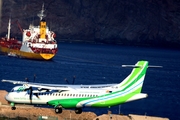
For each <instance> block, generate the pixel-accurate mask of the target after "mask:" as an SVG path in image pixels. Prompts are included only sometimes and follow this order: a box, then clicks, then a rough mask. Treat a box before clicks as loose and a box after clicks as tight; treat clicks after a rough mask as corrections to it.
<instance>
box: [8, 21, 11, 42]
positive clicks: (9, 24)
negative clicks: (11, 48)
mask: <svg viewBox="0 0 180 120" xmlns="http://www.w3.org/2000/svg"><path fill="white" fill-rule="evenodd" d="M10 31H11V19H9V23H8V34H7V40H9V39H10Z"/></svg>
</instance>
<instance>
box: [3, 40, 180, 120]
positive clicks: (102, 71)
mask: <svg viewBox="0 0 180 120" xmlns="http://www.w3.org/2000/svg"><path fill="white" fill-rule="evenodd" d="M58 47H59V51H58V53H57V55H56V56H55V57H54V59H53V60H52V61H36V60H28V59H20V58H13V57H8V56H5V55H0V80H1V79H13V80H25V78H26V77H27V78H28V79H29V80H30V81H34V75H36V79H35V82H39V83H55V84H67V83H66V81H65V79H67V80H68V81H69V83H70V84H71V83H72V81H73V76H76V79H75V84H109V83H120V82H121V81H122V80H123V79H124V78H125V77H126V76H127V75H128V74H129V73H130V72H131V70H132V68H122V67H121V65H122V64H131V65H134V64H135V63H136V62H137V61H138V60H147V61H149V65H158V66H163V68H149V69H148V71H147V75H146V78H145V81H144V85H143V90H142V92H143V93H147V94H148V97H147V98H145V99H142V100H137V101H133V102H129V103H126V104H123V105H120V106H115V107H111V108H96V109H94V108H84V109H83V110H84V111H93V112H95V113H96V114H97V115H101V114H106V113H107V111H108V110H111V111H112V113H114V114H119V113H121V114H125V115H127V114H139V115H150V116H158V117H167V118H170V119H171V120H180V116H179V113H180V51H179V50H169V49H157V48H145V47H129V46H128V47H127V46H118V45H99V44H80V43H78V44H77V43H76V44H75V43H72V44H71V43H59V44H58ZM12 87H14V85H13V84H10V83H2V82H0V89H1V90H7V91H10V90H11V89H12Z"/></svg>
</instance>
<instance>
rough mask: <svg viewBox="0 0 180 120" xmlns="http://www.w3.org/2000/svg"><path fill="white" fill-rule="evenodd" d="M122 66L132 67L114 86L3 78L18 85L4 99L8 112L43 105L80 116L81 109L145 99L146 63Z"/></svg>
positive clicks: (140, 62) (56, 110) (58, 111)
mask: <svg viewBox="0 0 180 120" xmlns="http://www.w3.org/2000/svg"><path fill="white" fill-rule="evenodd" d="M122 66H123V67H133V70H132V72H131V73H130V74H129V75H128V76H127V77H126V78H125V79H124V80H123V81H122V82H121V83H118V84H95V85H57V84H42V83H33V82H24V81H15V80H5V79H3V80H2V82H9V83H13V84H20V85H21V86H16V87H14V88H13V89H12V90H11V91H10V92H9V93H8V94H7V95H6V96H5V99H6V100H7V101H9V102H10V103H11V106H12V110H15V109H16V107H15V104H20V103H22V104H34V105H36V104H38V105H40V104H46V105H50V106H54V108H55V112H56V113H62V110H63V108H64V109H71V108H73V109H75V113H76V114H80V113H82V108H84V107H96V108H101V107H111V106H116V105H120V104H123V103H126V102H130V101H134V100H138V99H142V98H146V97H147V94H145V93H141V90H142V86H143V82H144V78H145V75H146V70H147V68H148V61H138V62H137V63H136V64H135V65H122Z"/></svg>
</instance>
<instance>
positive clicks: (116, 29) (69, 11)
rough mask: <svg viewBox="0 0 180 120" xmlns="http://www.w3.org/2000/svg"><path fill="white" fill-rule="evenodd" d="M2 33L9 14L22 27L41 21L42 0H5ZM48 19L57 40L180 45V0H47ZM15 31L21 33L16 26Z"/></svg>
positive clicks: (0, 31) (14, 33) (45, 1)
mask: <svg viewBox="0 0 180 120" xmlns="http://www.w3.org/2000/svg"><path fill="white" fill-rule="evenodd" d="M2 3H3V4H2V15H1V29H0V33H1V35H5V33H6V31H7V24H8V19H9V16H10V15H11V18H12V21H16V20H18V22H19V23H20V25H21V26H22V28H24V29H25V28H28V26H29V24H30V23H33V24H34V25H38V24H39V18H38V17H37V16H36V14H37V12H38V11H40V10H41V6H42V3H43V1H37V0H26V1H24V0H3V2H2ZM44 4H45V9H46V14H47V17H46V21H47V23H48V26H49V27H50V29H51V30H53V31H55V32H56V34H57V40H58V41H61V40H65V41H75V40H82V41H86V42H95V43H110V44H126V45H146V46H157V47H177V48H178V47H179V46H180V39H179V38H180V27H179V26H180V22H179V20H180V2H179V1H178V0H173V1H172V0H44ZM12 34H13V35H15V36H19V35H21V33H20V30H19V29H18V27H17V25H15V24H13V25H12Z"/></svg>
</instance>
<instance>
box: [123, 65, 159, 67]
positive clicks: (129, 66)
mask: <svg viewBox="0 0 180 120" xmlns="http://www.w3.org/2000/svg"><path fill="white" fill-rule="evenodd" d="M122 67H132V68H141V67H142V66H138V65H122ZM148 68H163V66H156V65H149V66H148Z"/></svg>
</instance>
